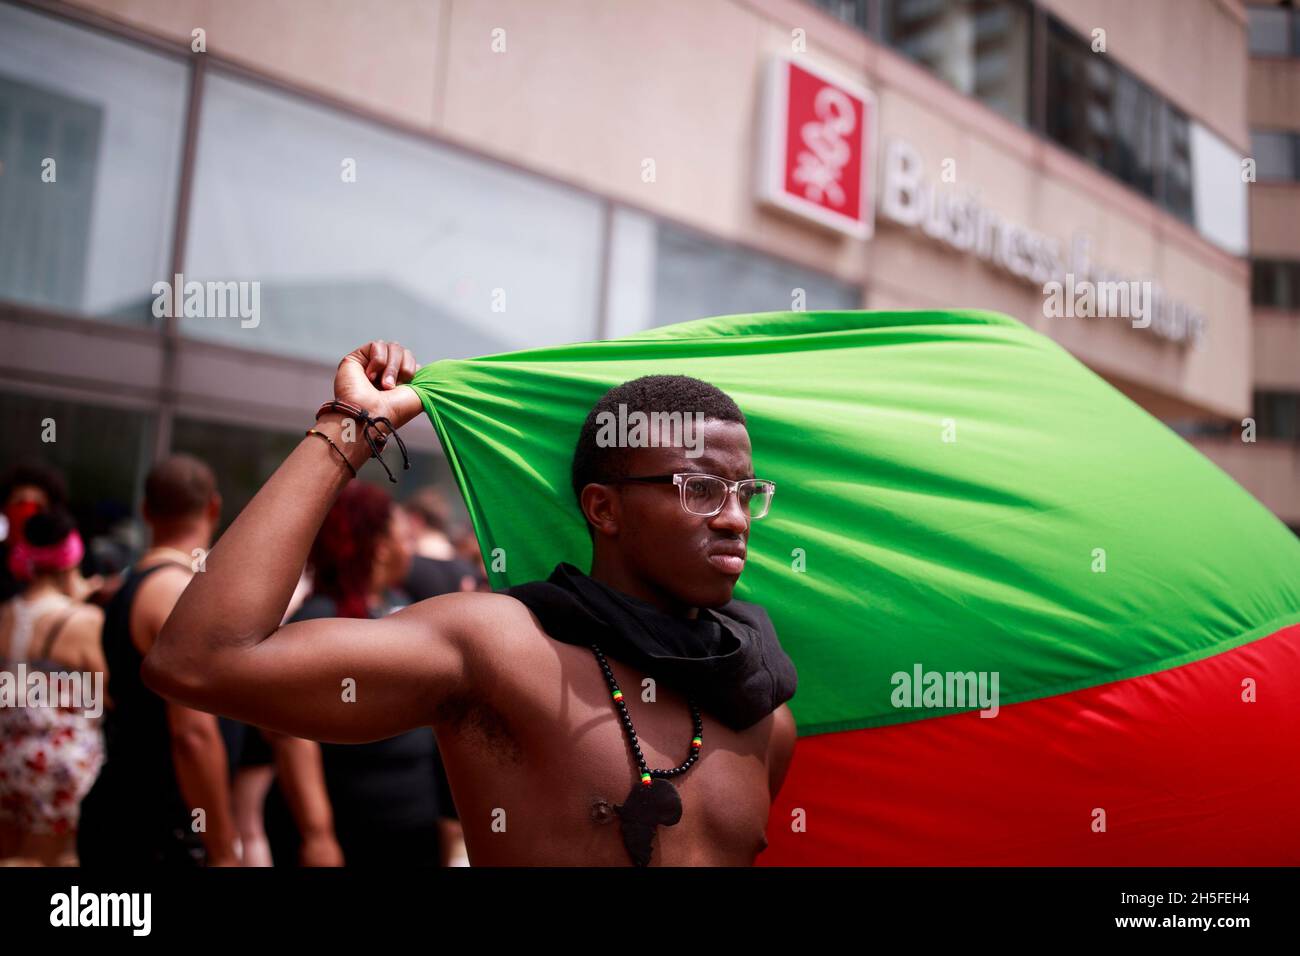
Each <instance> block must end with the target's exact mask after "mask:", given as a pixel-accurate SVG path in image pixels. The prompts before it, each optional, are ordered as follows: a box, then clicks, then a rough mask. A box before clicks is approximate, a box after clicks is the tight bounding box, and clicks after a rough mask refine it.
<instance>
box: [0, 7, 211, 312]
mask: <svg viewBox="0 0 1300 956" xmlns="http://www.w3.org/2000/svg"><path fill="white" fill-rule="evenodd" d="M188 82H189V70H188V67H187V66H186V64H185V63H184V62H183V61H181V60H176V59H172V58H169V57H165V56H161V55H159V54H156V53H152V52H150V51H147V50H144V49H142V48H140V47H138V46H135V45H133V44H130V43H126V42H123V41H121V40H116V39H113V38H111V37H107V36H104V35H102V34H99V33H95V32H92V31H89V30H84V29H82V28H80V27H77V26H73V25H71V24H69V23H66V22H63V21H61V20H57V19H53V18H50V17H47V16H44V15H41V14H38V13H34V12H32V11H30V10H24V9H21V8H18V7H15V6H12V5H9V4H0V164H3V166H2V167H0V169H2V172H0V222H2V223H4V228H3V229H2V230H0V297H2V298H6V299H10V300H13V301H18V302H24V303H28V304H31V305H36V306H41V307H44V308H51V309H65V310H68V311H73V312H79V313H84V314H87V315H91V316H96V317H104V318H111V319H116V320H120V321H127V322H133V323H141V324H145V323H150V322H152V321H153V317H152V313H151V311H150V304H151V295H150V291H149V290H150V288H151V287H152V285H153V283H154V282H156V281H158V280H159V279H160V278H161V277H162V276H164V275H165V274H166V272H167V271H168V267H169V263H170V257H171V240H172V231H173V228H174V222H173V220H174V216H175V204H176V187H177V177H178V175H179V170H180V161H181V160H180V154H181V144H182V138H183V128H184V116H185V103H186V96H187V89H188ZM46 159H52V160H53V161H54V165H53V167H52V173H53V177H54V180H53V182H45V181H43V180H42V173H43V170H44V169H50V168H51V167H49V166H48V165H43V164H44V162H45V160H46Z"/></svg>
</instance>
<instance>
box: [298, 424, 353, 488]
mask: <svg viewBox="0 0 1300 956" xmlns="http://www.w3.org/2000/svg"><path fill="white" fill-rule="evenodd" d="M306 433H307V434H308V435H319V436H320V437H321V438H323V439H325V440H326V441H327V442H329V446H330V447H331V448H333V449H334V450H335V451H336V452H338V455H339V457H340V458H342V459H343V464H345V465H347V466H348V471H350V472H352V477H353V478H355V477H356V476H357V469H356V468H355V467H354V466H353V464H352V462H350V461H348V456H347V455H345V454H343V449H342V448H340V447H339V446H338V445H336V444H334V439H333V438H330V436H329V435H326V434H325V433H324V432H321V431H317V430H316V429H314V428H309V429H307V432H306Z"/></svg>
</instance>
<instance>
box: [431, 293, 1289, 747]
mask: <svg viewBox="0 0 1300 956" xmlns="http://www.w3.org/2000/svg"><path fill="white" fill-rule="evenodd" d="M1098 321H1101V320H1098ZM1132 334H1133V335H1135V336H1136V335H1141V334H1144V333H1142V332H1140V331H1136V330H1135V331H1134V332H1133V333H1132ZM656 373H668V374H683V375H693V376H696V377H698V378H701V379H704V380H706V381H709V382H711V383H713V384H714V385H716V386H718V387H719V388H721V389H723V390H724V391H725V392H727V393H728V394H730V395H731V396H732V398H734V399H735V400H736V402H737V404H739V405H740V407H741V409H742V410H743V411H744V413H745V416H746V418H747V419H748V421H749V432H750V437H751V440H752V442H753V448H754V471H755V473H756V474H758V475H760V476H762V477H765V478H771V479H772V480H774V481H775V482H776V485H777V495H776V498H775V500H774V502H773V505H772V511H771V513H770V514H769V515H768V516H767V517H766V518H763V519H762V520H761V521H757V522H755V523H754V525H753V526H752V529H751V534H750V557H749V560H748V562H747V564H746V567H745V573H744V575H743V577H742V579H741V582H740V585H739V586H738V588H737V592H736V596H737V597H739V598H741V599H743V600H747V601H755V602H758V603H760V604H762V605H763V606H764V607H766V608H767V610H768V612H769V613H770V615H771V617H772V620H773V621H774V622H775V624H776V628H777V633H778V634H779V635H780V637H781V640H782V643H783V644H784V645H785V647H786V649H787V650H788V651H789V652H790V655H791V656H792V658H793V659H794V661H795V664H796V665H797V666H798V669H799V691H798V694H797V695H796V696H795V698H794V700H793V701H791V707H792V709H793V710H794V712H795V716H796V719H797V720H798V722H799V725H800V733H801V734H808V733H820V732H829V731H836V730H849V729H856V728H860V727H869V726H876V725H882V724H889V723H898V722H903V721H909V720H916V719H920V718H924V717H931V716H936V715H938V714H941V713H949V712H951V710H950V709H948V708H941V709H927V710H918V709H911V708H902V709H900V708H896V707H895V706H893V704H892V703H891V700H890V697H891V693H892V692H893V691H894V689H895V684H894V683H893V682H892V680H891V678H892V675H894V674H895V673H898V672H905V673H908V674H909V675H910V674H912V673H913V672H914V669H915V666H916V665H917V664H919V665H921V667H922V668H923V670H925V671H931V670H934V671H940V672H947V671H957V672H965V671H976V672H978V671H984V672H993V671H996V672H997V673H998V686H999V695H1000V701H1001V704H1003V705H1006V704H1009V703H1014V702H1016V701H1021V700H1029V699H1034V698H1039V697H1044V696H1049V695H1052V694H1057V693H1063V692H1065V691H1069V690H1076V689H1080V688H1083V687H1089V686H1094V685H1096V684H1102V683H1106V682H1108V681H1112V680H1118V679H1121V678H1125V677H1132V676H1138V675H1141V674H1147V673H1152V672H1155V671H1160V670H1164V669H1167V668H1169V667H1174V666H1177V665H1179V664H1183V663H1188V662H1190V661H1192V660H1197V659H1199V658H1202V657H1207V656H1210V655H1212V654H1215V653H1219V652H1221V651H1224V650H1227V649H1229V648H1231V647H1234V646H1237V645H1239V644H1243V643H1246V642H1248V641H1250V640H1254V639H1257V638H1259V637H1263V636H1266V635H1267V634H1269V633H1272V632H1273V631H1274V630H1276V629H1278V628H1280V627H1282V626H1285V625H1287V624H1291V623H1294V622H1296V621H1300V541H1298V540H1297V539H1296V538H1295V536H1294V535H1293V534H1292V533H1291V532H1290V531H1289V530H1288V529H1287V528H1286V527H1285V526H1284V525H1283V524H1282V523H1281V522H1279V521H1278V520H1277V519H1276V518H1275V517H1274V516H1273V515H1272V514H1270V513H1269V512H1268V511H1267V509H1265V508H1264V507H1263V505H1261V504H1260V503H1259V502H1257V501H1256V500H1255V499H1254V498H1252V497H1251V496H1250V495H1249V494H1247V493H1246V492H1245V491H1244V490H1243V489H1242V488H1240V487H1239V486H1238V485H1237V484H1236V483H1235V482H1233V480H1232V479H1231V478H1229V477H1228V476H1227V475H1226V474H1225V473H1224V472H1222V471H1221V470H1220V469H1219V468H1217V467H1216V466H1215V465H1214V464H1212V463H1211V462H1210V461H1209V460H1208V459H1206V458H1205V457H1204V456H1202V455H1201V454H1200V453H1199V452H1197V451H1196V450H1195V449H1194V448H1192V447H1191V446H1190V445H1189V444H1188V443H1186V442H1185V441H1184V440H1183V439H1182V438H1180V437H1178V436H1177V435H1176V434H1174V432H1172V431H1171V430H1169V429H1168V428H1167V427H1166V426H1164V425H1163V424H1161V423H1160V422H1159V421H1157V420H1156V419H1154V418H1152V417H1151V416H1150V415H1149V414H1148V413H1147V412H1145V411H1144V410H1143V409H1142V408H1140V407H1139V406H1137V405H1136V404H1134V403H1133V402H1132V401H1130V400H1129V399H1128V398H1126V397H1125V396H1123V395H1122V394H1121V393H1120V392H1118V391H1117V390H1115V389H1114V388H1112V387H1111V386H1110V385H1109V384H1108V383H1106V382H1105V381H1104V380H1102V379H1101V378H1099V377H1098V376H1097V375H1095V374H1094V373H1092V372H1091V371H1089V370H1088V369H1087V368H1085V367H1084V366H1083V365H1082V364H1080V363H1079V362H1078V361H1077V360H1075V359H1074V358H1073V357H1072V356H1070V355H1069V354H1068V353H1067V352H1066V351H1065V350H1064V349H1062V348H1061V347H1059V346H1058V345H1056V344H1055V343H1054V342H1052V341H1051V340H1050V339H1048V338H1046V337H1044V336H1042V335H1040V334H1038V333H1036V332H1034V331H1032V330H1031V329H1029V328H1027V327H1026V326H1024V325H1022V324H1021V323H1019V322H1017V321H1015V320H1014V319H1011V318H1008V317H1006V316H1002V315H998V314H995V313H988V312H976V311H944V312H805V313H800V312H792V313H785V312H779V313H764V314H760V315H741V316H725V317H720V318H712V319H701V320H699V321H695V322H686V323H682V324H679V325H674V326H667V327H664V328H659V329H654V330H651V331H649V332H645V333H642V334H639V335H635V336H631V337H628V338H624V339H617V340H612V341H606V342H588V343H581V344H576V345H568V346H560V347H555V348H544V349H534V350H529V351H524V352H516V353H510V354H504V355H495V356H488V357H485V358H480V359H472V360H464V361H461V360H446V361H441V362H435V363H433V364H431V365H427V366H425V367H424V368H423V369H421V370H420V372H419V373H418V374H417V376H416V378H415V382H414V384H415V386H416V387H417V389H418V391H419V392H420V394H421V397H422V399H423V401H424V405H425V409H426V411H427V412H428V414H429V417H430V418H431V419H432V421H433V423H434V427H435V428H436V429H437V431H438V434H439V436H440V437H441V439H442V443H443V447H444V448H445V449H446V452H447V455H448V459H449V460H450V462H451V466H452V468H453V469H454V471H455V475H456V479H457V481H458V483H459V485H460V488H461V491H462V493H463V494H464V496H465V502H466V505H467V506H468V508H469V512H470V516H471V518H472V519H473V522H474V526H475V530H476V531H477V533H478V538H479V543H480V545H481V546H482V548H483V553H484V558H485V560H486V561H487V563H488V565H489V568H491V566H492V565H493V563H494V560H493V559H494V552H495V551H496V549H501V551H500V552H498V553H497V555H498V558H499V557H500V556H501V555H503V556H504V559H505V567H506V570H505V571H504V572H502V573H493V574H492V583H493V586H494V587H498V588H499V587H504V586H507V585H512V584H518V583H521V582H523V581H529V580H534V579H537V578H542V577H545V576H547V575H548V574H549V573H550V571H551V569H552V568H553V567H554V566H555V564H556V563H557V562H558V561H561V560H567V561H570V562H572V563H574V564H576V565H578V566H579V567H581V568H584V569H586V568H587V567H588V562H589V560H590V553H591V548H590V542H589V540H588V537H587V534H586V531H585V530H584V527H583V522H582V518H581V515H580V514H579V512H578V509H577V505H576V503H575V502H574V500H573V494H572V492H571V491H570V488H569V481H568V475H569V464H570V460H571V458H572V455H573V447H574V443H575V441H576V439H577V435H578V430H579V427H580V426H581V423H582V421H583V419H584V417H585V416H586V414H587V412H588V411H589V410H590V408H591V406H592V405H593V404H594V403H595V401H596V400H597V399H598V398H599V397H600V396H601V394H603V393H604V391H605V390H606V389H608V388H610V387H611V386H613V385H616V384H619V383H621V382H624V381H626V380H628V379H631V378H635V377H637V376H640V375H647V374H656ZM801 555H802V559H803V566H804V568H805V570H803V571H797V570H795V569H794V568H795V566H796V565H798V564H799V560H798V559H799V557H800V556H801ZM1103 562H1104V570H1101V568H1102V567H1103ZM1224 692H1225V693H1233V692H1234V691H1233V689H1232V688H1225V691H1224ZM954 709H957V710H963V709H971V708H970V707H957V708H954Z"/></svg>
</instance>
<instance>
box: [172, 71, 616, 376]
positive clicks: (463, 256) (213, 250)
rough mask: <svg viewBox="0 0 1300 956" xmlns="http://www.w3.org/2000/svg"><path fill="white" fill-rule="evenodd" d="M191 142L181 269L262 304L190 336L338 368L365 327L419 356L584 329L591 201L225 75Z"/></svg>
mask: <svg viewBox="0 0 1300 956" xmlns="http://www.w3.org/2000/svg"><path fill="white" fill-rule="evenodd" d="M198 151H199V157H198V161H197V167H196V174H195V184H194V206H193V211H192V214H191V219H190V235H189V239H188V253H187V261H186V266H185V279H186V281H187V283H188V282H190V281H197V282H204V283H206V282H247V283H250V285H249V286H248V287H247V290H248V299H247V300H246V302H247V303H248V304H251V302H252V295H251V293H252V290H253V288H254V287H253V286H252V285H251V283H253V282H257V283H258V286H257V287H256V289H257V292H258V315H257V316H256V318H254V319H249V318H240V317H226V318H222V317H219V316H217V315H213V316H212V317H206V318H202V317H193V316H191V317H187V318H184V319H183V320H182V322H181V327H182V330H183V332H184V334H186V335H190V336H194V337H196V338H204V339H211V340H217V341H222V342H226V343H228V344H232V345H236V346H241V347H245V348H252V349H259V350H263V351H269V352H278V353H282V354H290V355H296V356H301V357H306V358H313V359H319V360H322V361H328V362H331V363H332V362H334V361H336V360H337V358H338V356H339V355H341V354H343V353H344V352H346V351H348V350H349V349H352V348H354V347H356V346H357V345H359V344H360V343H362V342H364V341H365V340H366V339H368V338H384V339H395V340H397V341H400V342H402V343H403V344H404V345H407V346H409V347H411V348H412V349H413V350H414V351H415V352H416V354H417V355H418V356H419V357H420V360H421V361H424V362H428V361H433V360H434V359H438V358H458V357H465V356H471V355H483V354H489V353H493V352H501V351H508V350H512V349H516V348H524V347H529V346H539V345H550V344H555V343H560V342H568V341H574V340H584V339H590V338H592V337H593V336H594V335H595V333H596V308H597V296H598V277H599V269H600V263H601V256H600V241H601V204H600V202H599V201H598V200H596V199H593V198H591V197H589V196H585V195H581V194H579V193H577V192H574V191H571V190H567V189H563V188H560V187H557V186H554V185H552V184H550V183H547V182H544V181H542V180H540V179H538V178H536V177H532V176H526V175H524V174H521V173H516V172H513V171H511V170H507V169H504V168H502V167H500V166H497V165H495V164H491V163H488V162H486V161H484V160H478V159H475V158H472V157H467V156H465V155H463V154H461V153H458V152H454V151H452V150H450V149H447V148H443V147H439V146H436V145H434V144H431V143H427V142H423V141H420V140H417V139H414V138H412V137H408V136H403V135H399V134H397V133H394V132H391V131H389V130H385V129H382V128H380V127H378V126H375V125H373V124H370V123H366V122H364V121H361V120H358V119H355V118H353V117H351V116H347V115H345V114H341V113H338V112H335V111H331V110H327V109H325V108H323V107H319V106H316V105H314V104H309V103H307V102H305V101H303V100H300V99H298V98H296V97H291V96H289V95H286V94H282V93H279V92H276V91H272V90H269V89H264V88H261V87H258V86H254V85H252V84H249V83H246V82H244V81H241V80H234V79H231V78H228V77H224V76H220V75H210V76H209V79H208V83H207V87H206V90H205V97H204V109H203V117H202V122H201V130H200V134H199V147H198ZM353 164H355V165H353ZM353 169H354V170H355V181H347V180H348V179H349V178H350V176H351V171H352V170H353ZM245 314H247V313H245Z"/></svg>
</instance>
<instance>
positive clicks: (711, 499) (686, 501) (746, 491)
mask: <svg viewBox="0 0 1300 956" xmlns="http://www.w3.org/2000/svg"><path fill="white" fill-rule="evenodd" d="M624 481H631V482H641V483H644V484H668V483H669V482H672V483H673V484H674V485H676V486H677V488H678V490H679V491H680V492H681V498H682V508H684V509H685V510H686V512H687V513H688V514H693V515H698V516H699V517H701V518H712V517H713V516H714V515H716V514H717V513H718V512H719V511H721V510H722V509H723V508H725V507H726V505H727V496H728V495H731V494H734V495H735V496H736V500H737V501H739V502H740V507H741V508H742V509H743V510H744V511H745V512H746V513H747V514H748V515H749V517H751V518H761V517H763V515H765V514H767V509H768V508H770V507H772V495H773V494H774V493H775V492H776V484H775V482H771V481H765V480H764V479H762V478H742V479H741V480H740V481H727V479H725V478H719V477H718V476H717V475H702V474H699V473H698V472H692V471H685V472H683V471H679V472H677V473H676V474H672V475H645V476H641V477H637V478H613V479H610V480H609V481H608V482H607V484H611V485H614V484H618V483H620V482H624Z"/></svg>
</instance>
